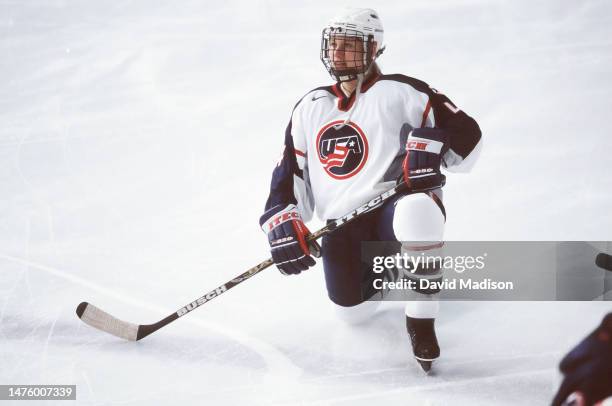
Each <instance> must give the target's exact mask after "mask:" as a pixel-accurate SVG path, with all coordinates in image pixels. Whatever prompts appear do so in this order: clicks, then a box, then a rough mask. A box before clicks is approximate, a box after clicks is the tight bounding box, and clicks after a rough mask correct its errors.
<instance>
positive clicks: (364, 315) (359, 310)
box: [332, 301, 380, 325]
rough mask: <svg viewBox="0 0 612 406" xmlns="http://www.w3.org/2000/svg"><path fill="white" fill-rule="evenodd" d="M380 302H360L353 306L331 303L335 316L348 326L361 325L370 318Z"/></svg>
mask: <svg viewBox="0 0 612 406" xmlns="http://www.w3.org/2000/svg"><path fill="white" fill-rule="evenodd" d="M332 303H333V302H332ZM379 304H380V302H378V301H371V302H368V301H366V302H362V303H360V304H358V305H355V306H350V307H348V306H340V305H338V304H336V303H333V306H334V310H335V313H336V316H337V317H338V318H339V319H340V320H342V321H343V322H345V323H346V324H349V325H358V324H362V323H364V322H366V321H368V320H370V319H371V318H372V316H373V315H374V313H376V309H377V308H378V305H379Z"/></svg>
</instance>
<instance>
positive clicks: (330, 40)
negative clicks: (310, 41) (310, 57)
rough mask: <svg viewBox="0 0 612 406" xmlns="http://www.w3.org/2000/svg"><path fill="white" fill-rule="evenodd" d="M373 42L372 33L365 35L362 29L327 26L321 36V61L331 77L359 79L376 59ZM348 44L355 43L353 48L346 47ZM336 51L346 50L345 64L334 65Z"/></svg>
mask: <svg viewBox="0 0 612 406" xmlns="http://www.w3.org/2000/svg"><path fill="white" fill-rule="evenodd" d="M373 42H374V37H373V36H372V35H365V34H364V33H363V32H361V31H356V30H350V29H345V28H342V27H327V28H325V29H324V30H323V34H322V37H321V62H323V65H324V66H325V69H327V72H328V73H329V74H330V75H331V77H332V78H334V79H335V80H336V81H338V82H346V81H351V80H354V79H357V75H359V74H362V73H365V72H367V71H368V69H369V68H370V65H371V64H372V62H373V61H374V58H373V57H372V48H373ZM347 44H348V45H349V46H351V45H354V46H353V47H352V48H353V49H347V48H345V46H346V45H347ZM334 52H344V59H343V62H344V66H341V67H336V66H334V64H335V63H334V55H333V54H334ZM347 54H348V55H347ZM351 54H352V56H350V55H351Z"/></svg>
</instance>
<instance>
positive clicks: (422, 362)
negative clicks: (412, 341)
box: [414, 357, 437, 373]
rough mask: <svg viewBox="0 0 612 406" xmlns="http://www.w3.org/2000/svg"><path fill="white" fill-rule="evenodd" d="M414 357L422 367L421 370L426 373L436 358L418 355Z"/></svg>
mask: <svg viewBox="0 0 612 406" xmlns="http://www.w3.org/2000/svg"><path fill="white" fill-rule="evenodd" d="M414 358H415V359H416V360H417V362H418V363H419V365H420V366H421V368H423V371H425V372H426V373H429V371H431V365H432V364H433V362H434V361H435V360H436V359H437V358H420V357H414Z"/></svg>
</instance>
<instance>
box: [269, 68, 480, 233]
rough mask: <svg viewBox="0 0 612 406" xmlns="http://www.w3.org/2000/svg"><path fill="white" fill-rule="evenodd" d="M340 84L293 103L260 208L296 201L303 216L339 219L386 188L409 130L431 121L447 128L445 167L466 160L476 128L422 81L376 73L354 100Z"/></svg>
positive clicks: (475, 144)
mask: <svg viewBox="0 0 612 406" xmlns="http://www.w3.org/2000/svg"><path fill="white" fill-rule="evenodd" d="M354 99H355V96H354V93H353V95H351V97H350V98H347V97H346V96H345V95H344V93H343V92H342V91H341V89H340V85H339V84H335V85H333V86H326V87H320V88H317V89H314V90H312V91H310V92H308V93H307V94H306V95H305V96H304V97H303V98H302V99H301V100H300V101H299V102H298V103H297V105H296V106H295V108H294V110H293V113H292V116H291V121H290V122H289V125H288V127H287V130H286V133H285V146H284V150H283V156H282V159H281V161H280V162H279V163H278V165H277V167H276V168H275V169H274V172H273V176H272V185H271V188H270V195H269V198H268V201H267V203H266V210H269V209H272V208H274V207H276V206H278V205H287V204H290V203H294V204H297V205H298V208H299V210H300V212H301V214H302V218H303V219H304V220H305V221H307V220H309V219H310V218H311V216H312V210H313V208H314V209H316V212H317V215H318V216H319V217H320V218H321V219H335V218H338V217H340V216H342V215H344V214H346V213H348V212H350V211H351V210H353V209H354V208H355V207H358V206H360V205H361V204H363V203H365V202H367V201H368V200H370V199H372V198H373V197H374V196H376V195H378V194H380V193H382V192H384V191H385V190H388V189H390V188H391V187H392V186H393V184H395V182H396V179H397V178H398V177H399V176H400V174H401V173H402V172H401V171H402V169H401V164H402V161H403V158H404V156H405V153H406V151H405V145H406V136H407V134H408V132H409V130H410V129H412V128H417V127H436V128H443V129H446V130H449V132H450V133H451V139H450V149H449V151H448V152H447V153H446V154H445V155H444V157H443V165H444V167H445V168H446V169H448V170H451V171H452V170H453V169H455V170H462V169H464V170H465V169H467V168H468V167H469V166H471V165H472V164H473V162H474V160H475V158H476V156H477V155H478V154H477V152H478V150H479V146H480V138H481V132H480V128H479V127H478V124H477V123H476V121H474V119H472V118H471V117H469V116H468V115H467V114H465V113H464V112H463V111H461V110H460V109H458V108H457V107H456V106H455V105H454V104H453V103H452V102H451V101H450V100H449V99H448V98H447V97H446V96H444V95H443V94H441V93H438V92H437V91H435V90H434V89H432V88H430V87H429V86H428V85H427V84H426V83H424V82H422V81H420V80H417V79H414V78H410V77H407V76H403V75H381V74H380V73H378V72H377V73H375V74H374V75H372V76H371V77H370V78H369V79H368V80H367V81H365V82H364V83H363V85H362V89H361V94H360V95H359V97H358V100H357V104H356V105H355V106H354V109H353V111H352V112H350V121H349V123H348V124H347V125H344V126H343V125H342V123H343V122H344V121H345V120H346V118H347V117H348V115H349V110H350V109H351V107H353V103H354V102H355V100H354Z"/></svg>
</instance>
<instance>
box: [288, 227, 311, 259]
mask: <svg viewBox="0 0 612 406" xmlns="http://www.w3.org/2000/svg"><path fill="white" fill-rule="evenodd" d="M291 223H292V224H293V229H294V230H295V234H296V235H297V238H298V242H299V243H300V248H301V249H302V252H303V253H304V254H306V255H310V248H309V247H308V243H307V242H306V236H307V235H308V234H310V232H309V231H308V228H306V226H305V225H304V222H302V221H301V220H292V221H291Z"/></svg>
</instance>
